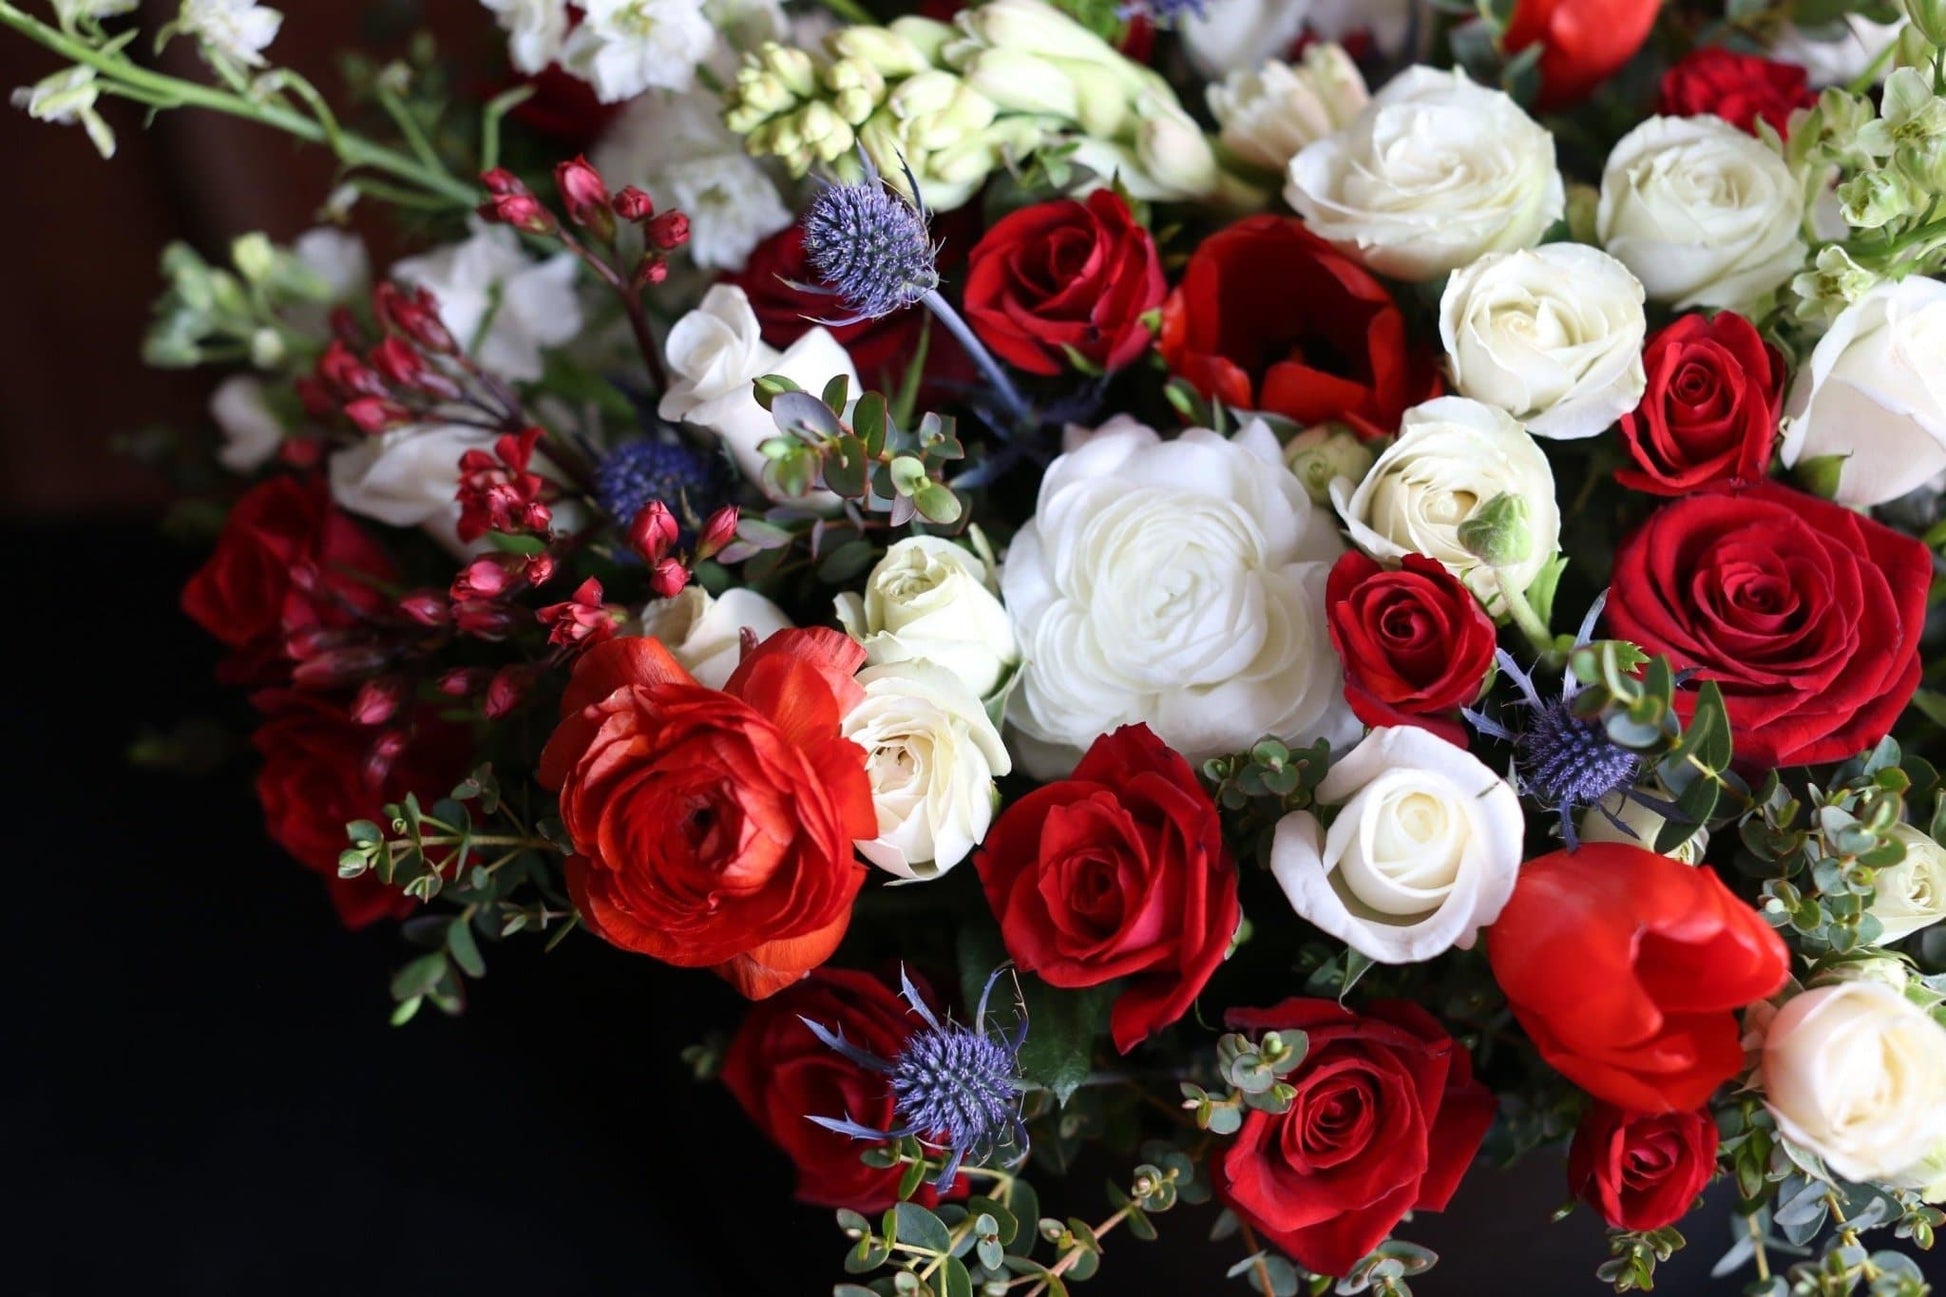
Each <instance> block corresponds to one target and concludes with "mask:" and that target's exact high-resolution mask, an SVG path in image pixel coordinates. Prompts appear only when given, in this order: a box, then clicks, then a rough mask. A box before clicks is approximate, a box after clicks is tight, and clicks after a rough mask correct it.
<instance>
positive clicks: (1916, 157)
mask: <svg viewBox="0 0 1946 1297" xmlns="http://www.w3.org/2000/svg"><path fill="white" fill-rule="evenodd" d="M1892 165H1893V166H1895V167H1897V168H1898V169H1899V174H1901V175H1902V176H1904V177H1905V178H1906V180H1908V181H1909V182H1910V183H1911V184H1912V185H1913V186H1915V187H1917V188H1918V189H1919V191H1920V192H1921V193H1926V194H1936V193H1946V134H1943V135H1931V136H1928V137H1927V138H1925V139H1924V140H1917V141H1914V142H1913V143H1910V144H1902V145H1900V146H1899V151H1898V152H1897V153H1895V154H1893V155H1892Z"/></svg>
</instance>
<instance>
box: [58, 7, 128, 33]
mask: <svg viewBox="0 0 1946 1297" xmlns="http://www.w3.org/2000/svg"><path fill="white" fill-rule="evenodd" d="M141 6H142V0H54V18H55V21H56V22H59V23H60V24H61V29H62V30H63V31H71V30H73V28H74V25H75V23H77V22H79V21H81V20H82V19H83V18H91V19H94V20H96V21H100V20H101V19H103V18H114V17H116V16H118V15H120V14H132V13H134V12H135V11H136V10H137V9H139V8H141Z"/></svg>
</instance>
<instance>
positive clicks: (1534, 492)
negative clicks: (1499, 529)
mask: <svg viewBox="0 0 1946 1297" xmlns="http://www.w3.org/2000/svg"><path fill="white" fill-rule="evenodd" d="M1500 495H1512V496H1515V497H1517V498H1519V499H1520V500H1522V501H1524V502H1526V505H1527V510H1528V514H1527V530H1528V540H1529V545H1528V551H1527V553H1526V554H1525V555H1524V556H1523V557H1522V558H1521V559H1520V561H1519V562H1517V563H1510V564H1508V565H1507V567H1506V569H1504V570H1505V571H1506V572H1507V574H1508V577H1509V579H1510V580H1511V581H1512V582H1513V583H1514V584H1515V585H1517V586H1518V587H1520V588H1521V589H1522V590H1525V589H1526V588H1527V586H1528V585H1529V584H1531V583H1532V581H1533V579H1534V578H1535V577H1536V576H1537V575H1539V574H1540V570H1541V568H1542V567H1543V566H1545V565H1546V563H1547V561H1548V560H1549V559H1551V558H1552V557H1553V556H1554V553H1555V551H1556V550H1557V549H1559V548H1560V544H1561V507H1560V505H1559V503H1558V502H1556V500H1555V498H1554V470H1553V469H1552V468H1550V467H1549V466H1548V462H1547V456H1546V455H1544V454H1542V453H1541V448H1540V446H1539V445H1538V444H1536V442H1535V441H1534V439H1533V438H1532V437H1530V436H1528V435H1527V433H1526V431H1525V430H1524V429H1523V428H1522V427H1521V426H1520V425H1519V424H1518V423H1516V422H1515V421H1514V419H1513V417H1512V416H1511V415H1509V414H1507V412H1506V411H1504V410H1499V409H1496V408H1494V407H1493V406H1490V405H1482V404H1481V403H1480V402H1478V401H1470V400H1467V399H1466V398H1465V397H1461V396H1442V397H1440V398H1438V399H1437V400H1433V401H1427V402H1426V403H1425V404H1423V405H1418V406H1414V407H1413V408H1412V409H1410V410H1407V411H1406V412H1405V417H1404V419H1403V420H1401V422H1400V425H1399V439H1398V440H1397V441H1395V442H1393V443H1392V445H1391V446H1390V447H1389V448H1388V449H1387V450H1386V451H1385V453H1384V454H1382V455H1380V456H1379V457H1378V463H1376V464H1374V465H1372V469H1371V471H1370V472H1369V473H1367V474H1365V477H1364V479H1363V480H1362V481H1359V482H1357V483H1354V482H1352V481H1351V479H1349V478H1339V479H1338V480H1337V481H1335V482H1333V483H1332V484H1331V502H1332V504H1333V505H1335V506H1336V507H1337V510H1338V514H1339V516H1340V517H1341V518H1343V519H1344V521H1345V529H1346V530H1347V531H1348V532H1349V533H1350V534H1351V539H1352V543H1353V544H1355V545H1357V546H1358V548H1360V549H1362V550H1364V551H1365V552H1366V553H1367V554H1370V555H1371V556H1372V557H1373V558H1375V559H1379V560H1381V561H1383V562H1396V561H1397V560H1399V559H1401V558H1404V557H1405V556H1406V555H1407V554H1424V555H1425V556H1426V557H1427V558H1431V559H1437V560H1438V561H1439V562H1441V563H1443V564H1445V566H1446V570H1447V571H1449V572H1451V573H1452V574H1453V575H1454V576H1456V577H1459V578H1460V579H1461V580H1462V581H1465V582H1466V584H1467V585H1468V586H1469V587H1470V588H1471V589H1472V591H1473V592H1474V593H1475V594H1477V595H1479V596H1480V598H1481V599H1482V600H1483V601H1485V603H1486V605H1487V608H1488V609H1489V611H1491V612H1493V613H1494V614H1495V615H1499V614H1501V613H1502V612H1503V611H1504V609H1505V606H1506V600H1505V599H1504V598H1503V597H1502V595H1501V592H1500V584H1499V582H1498V581H1497V580H1496V579H1495V577H1494V572H1493V569H1492V568H1489V567H1487V566H1485V565H1484V564H1482V563H1481V562H1480V560H1479V559H1478V558H1476V557H1475V556H1474V555H1473V554H1472V553H1471V552H1470V551H1469V550H1468V549H1467V548H1466V546H1464V545H1462V544H1460V539H1459V529H1460V524H1461V523H1463V522H1465V521H1466V520H1467V519H1468V518H1470V517H1472V516H1473V513H1474V512H1475V511H1476V510H1477V509H1479V508H1480V507H1481V506H1482V505H1485V504H1487V503H1489V502H1490V501H1492V500H1493V499H1494V498H1495V497H1497V496H1500Z"/></svg>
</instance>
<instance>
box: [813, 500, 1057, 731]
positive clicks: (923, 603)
mask: <svg viewBox="0 0 1946 1297" xmlns="http://www.w3.org/2000/svg"><path fill="white" fill-rule="evenodd" d="M992 587H993V574H992V572H991V571H989V570H988V568H987V564H986V562H985V560H983V559H982V558H980V556H979V555H977V554H975V553H973V552H972V551H971V550H968V549H966V548H965V547H963V546H960V545H955V544H954V543H953V542H952V541H950V540H946V539H944V538H943V537H939V536H909V537H907V538H906V539H904V540H902V541H899V542H898V543H897V544H896V545H893V546H892V548H891V549H889V550H887V551H886V553H885V557H884V558H882V559H880V560H879V561H878V566H876V567H874V568H873V569H872V573H871V575H870V576H868V577H867V578H865V593H864V594H863V595H859V594H854V593H851V592H849V591H847V592H845V593H844V594H841V595H839V596H838V598H837V605H838V622H839V624H840V625H842V626H843V627H844V628H845V633H846V634H847V635H849V636H851V637H852V638H853V639H855V640H857V641H858V642H859V643H860V644H862V645H863V646H864V648H865V656H866V659H867V660H868V661H870V662H871V663H872V664H873V665H875V666H876V665H879V664H882V663H888V662H909V661H912V660H914V659H916V658H924V659H926V660H927V661H930V662H933V663H935V664H937V665H939V666H941V667H944V668H945V669H946V670H948V671H951V672H952V673H953V674H954V675H956V676H958V677H959V678H960V679H961V680H963V681H965V682H966V687H967V688H968V689H971V690H972V691H973V694H974V696H975V697H977V698H987V697H990V696H991V695H992V694H993V692H994V690H995V689H997V688H999V687H1000V683H1001V681H1002V680H1004V679H1005V678H1006V675H1007V672H1009V671H1011V670H1012V669H1013V666H1014V664H1015V663H1016V662H1018V661H1020V646H1019V645H1018V644H1017V643H1015V641H1014V628H1013V623H1012V622H1011V621H1010V620H1008V618H1007V610H1006V609H1004V608H1002V607H1001V606H1000V600H999V599H998V597H996V596H995V595H994V593H993V588H992Z"/></svg>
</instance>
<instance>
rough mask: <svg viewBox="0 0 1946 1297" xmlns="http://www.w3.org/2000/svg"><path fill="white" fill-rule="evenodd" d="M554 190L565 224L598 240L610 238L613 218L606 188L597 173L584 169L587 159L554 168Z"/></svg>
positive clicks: (576, 160)
mask: <svg viewBox="0 0 1946 1297" xmlns="http://www.w3.org/2000/svg"><path fill="white" fill-rule="evenodd" d="M554 186H555V188H557V189H559V190H560V191H561V202H562V203H563V204H564V205H565V206H566V207H567V209H568V219H569V220H571V221H573V222H574V223H575V224H576V225H580V226H585V227H586V228H587V229H588V230H590V231H592V232H593V233H594V235H595V236H596V237H597V238H600V239H602V240H607V239H611V238H613V237H614V235H615V215H614V213H613V212H611V211H610V210H609V208H608V203H609V197H608V186H607V184H605V183H604V182H603V181H602V178H601V173H600V172H599V171H596V170H595V169H594V168H593V167H591V166H589V165H588V159H586V158H585V157H577V158H576V159H575V160H574V161H572V162H563V163H561V164H560V165H559V166H557V167H555V168H554Z"/></svg>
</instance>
